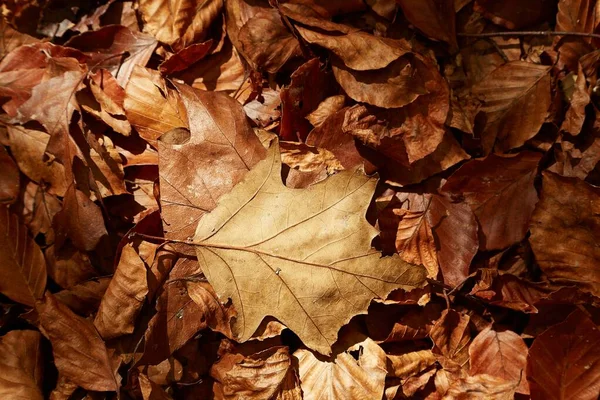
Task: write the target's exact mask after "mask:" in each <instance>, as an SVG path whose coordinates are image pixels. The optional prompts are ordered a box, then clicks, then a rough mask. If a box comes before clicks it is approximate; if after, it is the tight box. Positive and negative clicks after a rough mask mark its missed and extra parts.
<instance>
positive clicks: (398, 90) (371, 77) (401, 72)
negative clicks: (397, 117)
mask: <svg viewBox="0 0 600 400" xmlns="http://www.w3.org/2000/svg"><path fill="white" fill-rule="evenodd" d="M331 60H332V68H333V74H334V76H335V79H336V80H337V81H338V83H339V84H340V86H341V87H342V88H343V89H344V91H345V92H346V94H348V96H350V97H351V98H352V99H354V100H356V101H360V102H364V103H368V104H372V105H374V106H377V107H382V108H398V107H402V106H405V105H407V104H409V103H411V102H413V101H414V100H415V99H416V98H417V97H418V96H420V95H423V94H426V93H427V91H426V89H425V87H424V83H423V82H422V80H421V79H420V77H419V75H418V72H417V71H416V68H415V66H414V65H413V63H412V62H411V58H410V56H405V57H401V58H399V59H397V60H396V61H393V62H392V63H391V64H389V65H388V66H387V67H385V68H383V69H381V70H370V71H353V70H351V69H350V68H348V67H346V66H345V65H344V64H343V62H342V61H341V60H340V59H339V58H337V57H335V56H332V57H331Z"/></svg>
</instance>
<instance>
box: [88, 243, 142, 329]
mask: <svg viewBox="0 0 600 400" xmlns="http://www.w3.org/2000/svg"><path fill="white" fill-rule="evenodd" d="M146 294H148V283H147V281H146V266H145V264H144V262H143V261H142V259H141V258H140V256H139V255H138V253H137V252H136V251H135V249H134V248H133V246H132V245H131V244H127V245H125V247H123V249H122V250H121V259H120V260H119V265H118V266H117V269H116V271H115V274H114V275H113V277H112V279H111V281H110V284H109V285H108V288H107V289H106V293H105V294H104V296H103V297H102V302H101V303H100V306H99V307H98V313H97V314H96V318H95V319H94V326H95V327H96V329H98V333H99V334H100V336H102V338H103V339H104V340H108V339H112V338H115V337H117V336H121V335H126V334H128V333H132V332H133V330H134V325H135V320H136V317H137V314H138V313H139V312H140V310H141V308H142V306H143V305H144V300H145V299H146Z"/></svg>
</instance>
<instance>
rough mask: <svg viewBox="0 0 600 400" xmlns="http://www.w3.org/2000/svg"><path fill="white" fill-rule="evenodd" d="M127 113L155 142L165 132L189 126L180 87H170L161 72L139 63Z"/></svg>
mask: <svg viewBox="0 0 600 400" xmlns="http://www.w3.org/2000/svg"><path fill="white" fill-rule="evenodd" d="M124 108H125V113H126V115H127V119H128V120H129V122H131V125H133V126H134V127H135V128H136V129H137V130H138V132H139V133H140V136H141V137H143V138H144V139H145V140H147V141H148V142H149V143H150V144H153V145H155V144H156V139H158V138H159V137H160V136H161V135H162V134H164V133H166V132H168V131H170V130H172V129H177V128H189V125H188V124H189V122H188V119H187V113H186V109H185V107H184V105H183V103H182V102H181V100H180V98H179V95H178V94H177V92H176V91H173V90H169V89H167V86H166V84H165V82H164V81H163V80H162V78H161V76H160V74H158V73H157V72H155V71H152V70H149V69H146V68H141V67H136V68H134V69H133V72H132V74H131V78H130V79H129V82H128V83H127V86H126V88H125V100H124Z"/></svg>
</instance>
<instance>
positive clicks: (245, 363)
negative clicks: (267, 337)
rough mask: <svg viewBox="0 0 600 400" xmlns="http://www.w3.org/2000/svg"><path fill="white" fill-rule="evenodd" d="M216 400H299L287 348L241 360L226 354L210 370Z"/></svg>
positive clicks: (236, 355) (267, 351) (233, 355)
mask: <svg viewBox="0 0 600 400" xmlns="http://www.w3.org/2000/svg"><path fill="white" fill-rule="evenodd" d="M210 374H211V376H212V377H213V378H214V379H215V383H214V386H213V390H214V393H215V398H217V399H232V400H233V399H240V400H241V399H286V400H287V399H289V400H296V399H298V400H299V399H302V395H301V392H300V387H299V386H300V385H299V383H298V378H297V376H296V372H295V371H294V367H293V366H292V358H291V356H290V354H289V349H288V348H287V347H271V348H270V349H268V350H264V351H261V352H259V353H256V354H252V355H250V356H248V357H244V356H243V355H241V354H238V353H227V354H225V356H224V357H222V358H221V359H220V360H219V361H218V362H216V363H215V364H214V365H213V366H212V368H211V370H210Z"/></svg>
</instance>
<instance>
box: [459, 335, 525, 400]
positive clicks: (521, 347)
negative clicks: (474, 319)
mask: <svg viewBox="0 0 600 400" xmlns="http://www.w3.org/2000/svg"><path fill="white" fill-rule="evenodd" d="M527 351H528V349H527V345H526V344H525V342H524V341H523V339H521V337H520V336H519V335H517V334H516V333H515V332H512V331H496V330H494V329H492V327H488V328H486V329H484V330H483V331H481V332H479V334H478V335H477V336H476V337H475V339H473V342H472V343H471V346H470V347H469V364H470V370H469V373H470V374H471V375H472V376H476V375H478V374H487V375H491V376H494V377H497V378H500V379H503V380H505V381H506V382H507V383H512V384H513V385H514V386H515V387H516V388H517V389H516V390H517V392H519V393H523V394H529V385H528V384H527V379H526V370H525V367H526V366H527Z"/></svg>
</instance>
